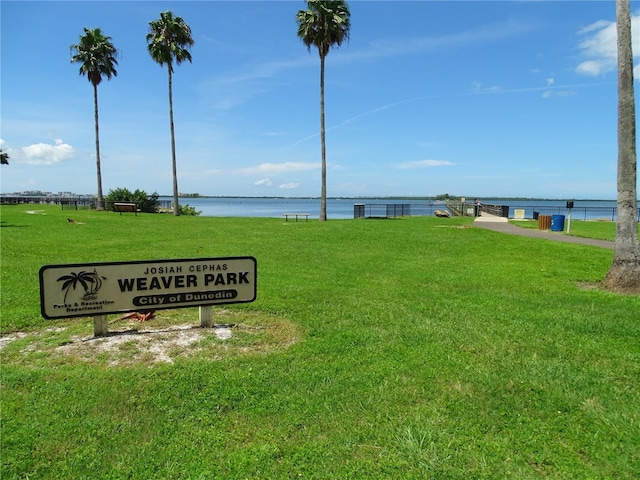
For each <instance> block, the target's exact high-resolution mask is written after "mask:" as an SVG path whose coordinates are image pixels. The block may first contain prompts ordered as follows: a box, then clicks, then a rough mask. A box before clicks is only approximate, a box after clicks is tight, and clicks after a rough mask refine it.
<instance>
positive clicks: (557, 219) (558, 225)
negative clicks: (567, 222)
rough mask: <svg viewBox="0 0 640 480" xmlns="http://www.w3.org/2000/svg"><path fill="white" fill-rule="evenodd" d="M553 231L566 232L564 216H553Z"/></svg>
mask: <svg viewBox="0 0 640 480" xmlns="http://www.w3.org/2000/svg"><path fill="white" fill-rule="evenodd" d="M551 231H552V232H562V231H564V215H551Z"/></svg>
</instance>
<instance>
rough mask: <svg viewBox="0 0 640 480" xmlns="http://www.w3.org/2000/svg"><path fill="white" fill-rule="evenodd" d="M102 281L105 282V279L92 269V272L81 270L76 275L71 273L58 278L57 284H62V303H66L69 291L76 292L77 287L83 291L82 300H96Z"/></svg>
mask: <svg viewBox="0 0 640 480" xmlns="http://www.w3.org/2000/svg"><path fill="white" fill-rule="evenodd" d="M103 280H106V277H102V276H101V275H99V274H98V272H97V271H96V269H95V268H94V269H93V272H88V271H85V270H82V271H80V272H77V273H76V272H71V273H69V274H68V275H63V276H61V277H59V278H58V282H63V283H62V291H63V292H64V300H63V302H64V303H66V301H67V295H69V292H70V291H71V290H74V291H75V290H77V289H78V285H79V286H80V287H82V288H83V289H84V294H83V295H82V300H95V299H96V298H97V293H98V291H99V290H100V288H101V287H102V281H103Z"/></svg>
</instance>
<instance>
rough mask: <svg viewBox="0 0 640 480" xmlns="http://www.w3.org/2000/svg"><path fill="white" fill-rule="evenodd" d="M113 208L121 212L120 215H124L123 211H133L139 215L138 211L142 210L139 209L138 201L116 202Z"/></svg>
mask: <svg viewBox="0 0 640 480" xmlns="http://www.w3.org/2000/svg"><path fill="white" fill-rule="evenodd" d="M113 209H114V210H115V211H116V212H120V215H122V212H133V213H135V214H136V215H138V212H139V211H140V210H138V204H137V203H121V202H114V204H113Z"/></svg>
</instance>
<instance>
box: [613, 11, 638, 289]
mask: <svg viewBox="0 0 640 480" xmlns="http://www.w3.org/2000/svg"><path fill="white" fill-rule="evenodd" d="M616 26H617V31H618V219H617V222H616V242H615V247H614V256H613V265H612V266H611V268H610V269H609V271H608V272H607V275H606V277H605V280H604V284H605V286H606V287H607V288H609V289H611V290H615V291H619V292H626V293H636V294H640V244H639V243H638V206H637V171H636V168H637V159H636V113H635V97H634V86H633V53H632V49H631V14H630V1H629V0H616Z"/></svg>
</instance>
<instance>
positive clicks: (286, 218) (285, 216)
mask: <svg viewBox="0 0 640 480" xmlns="http://www.w3.org/2000/svg"><path fill="white" fill-rule="evenodd" d="M309 215H310V214H308V213H283V214H282V216H283V217H284V221H285V222H288V221H289V217H295V219H296V222H297V221H298V217H304V218H305V220H306V221H307V222H308V221H309Z"/></svg>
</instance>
